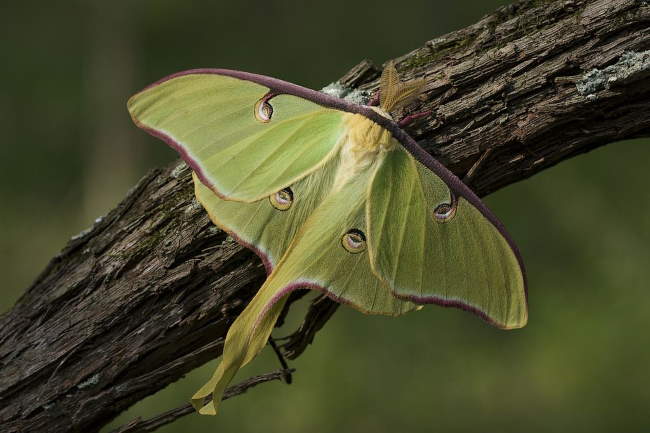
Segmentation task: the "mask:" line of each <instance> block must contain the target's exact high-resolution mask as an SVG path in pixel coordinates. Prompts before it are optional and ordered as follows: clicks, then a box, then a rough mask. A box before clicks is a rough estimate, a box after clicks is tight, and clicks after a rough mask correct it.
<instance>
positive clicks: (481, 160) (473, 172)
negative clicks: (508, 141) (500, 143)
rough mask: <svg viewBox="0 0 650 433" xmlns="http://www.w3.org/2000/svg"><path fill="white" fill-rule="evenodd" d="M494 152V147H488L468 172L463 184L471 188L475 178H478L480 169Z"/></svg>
mask: <svg viewBox="0 0 650 433" xmlns="http://www.w3.org/2000/svg"><path fill="white" fill-rule="evenodd" d="M493 150H494V147H488V148H487V149H485V151H484V152H483V153H482V154H481V156H479V158H478V159H477V160H476V162H475V163H474V164H473V165H472V167H471V168H470V169H469V170H468V171H467V173H466V174H465V177H463V183H464V184H465V185H467V186H470V184H471V182H472V180H473V179H474V176H476V172H477V171H478V169H479V167H480V166H481V165H483V164H484V163H485V161H486V160H487V159H488V157H489V156H490V154H492V151H493Z"/></svg>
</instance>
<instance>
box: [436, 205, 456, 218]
mask: <svg viewBox="0 0 650 433" xmlns="http://www.w3.org/2000/svg"><path fill="white" fill-rule="evenodd" d="M454 215H456V206H453V205H452V204H450V203H442V204H439V205H438V206H436V208H435V209H434V210H433V219H434V220H435V221H436V222H439V223H446V222H447V221H449V220H451V219H452V218H453V217H454Z"/></svg>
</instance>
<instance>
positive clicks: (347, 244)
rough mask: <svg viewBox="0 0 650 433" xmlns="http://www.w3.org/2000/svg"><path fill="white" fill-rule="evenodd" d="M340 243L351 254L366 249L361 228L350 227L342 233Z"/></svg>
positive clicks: (364, 236)
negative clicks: (350, 228)
mask: <svg viewBox="0 0 650 433" xmlns="http://www.w3.org/2000/svg"><path fill="white" fill-rule="evenodd" d="M341 245H343V248H345V249H346V250H347V251H348V252H350V253H352V254H357V253H360V252H362V251H363V250H365V249H366V235H364V234H363V232H362V231H361V230H357V229H352V230H350V231H348V232H347V233H346V234H344V235H343V237H342V238H341Z"/></svg>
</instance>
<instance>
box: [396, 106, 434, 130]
mask: <svg viewBox="0 0 650 433" xmlns="http://www.w3.org/2000/svg"><path fill="white" fill-rule="evenodd" d="M431 113H432V111H431V110H426V111H420V112H419V113H413V114H409V115H408V116H406V117H404V118H402V119H401V120H400V121H399V122H397V124H398V125H399V126H400V128H404V127H405V126H409V125H410V124H411V123H413V122H414V121H415V120H417V119H420V118H422V117H427V116H429V115H431Z"/></svg>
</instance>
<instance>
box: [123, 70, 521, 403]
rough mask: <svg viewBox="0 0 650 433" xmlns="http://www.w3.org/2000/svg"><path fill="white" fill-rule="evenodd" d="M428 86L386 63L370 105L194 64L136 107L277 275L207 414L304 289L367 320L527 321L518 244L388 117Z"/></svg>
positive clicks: (255, 308)
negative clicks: (465, 314) (441, 309)
mask: <svg viewBox="0 0 650 433" xmlns="http://www.w3.org/2000/svg"><path fill="white" fill-rule="evenodd" d="M421 84H422V83H418V82H416V83H415V84H413V83H412V84H407V83H402V82H400V80H399V77H398V75H397V71H396V70H395V67H394V66H393V65H392V63H391V64H389V65H388V66H387V67H386V68H385V69H384V72H383V74H382V76H381V78H380V91H379V92H380V93H379V95H380V98H379V99H380V101H379V102H380V103H379V106H378V107H377V106H366V105H358V104H353V103H351V102H348V101H346V100H343V99H340V98H336V97H334V96H330V95H327V94H324V93H321V92H317V91H314V90H310V89H307V88H304V87H300V86H297V85H295V84H291V83H288V82H285V81H281V80H278V79H274V78H269V77H266V76H262V75H256V74H251V73H247V72H241V71H233V70H226V69H194V70H189V71H184V72H179V73H176V74H173V75H170V76H168V77H166V78H163V79H162V80H160V81H158V82H156V83H154V84H152V85H150V86H148V87H146V88H145V89H144V90H142V91H141V92H140V93H137V94H136V95H134V96H133V97H132V98H131V99H130V100H129V102H128V109H129V112H130V114H131V117H132V118H133V120H134V122H135V123H136V125H137V126H139V127H140V128H142V129H144V130H145V131H146V132H148V133H149V134H151V135H153V136H155V137H158V138H161V139H162V140H164V141H165V142H167V144H169V145H170V146H171V147H173V148H174V149H176V150H177V151H178V152H179V153H180V155H181V157H182V158H183V159H184V160H185V162H186V163H187V164H188V165H189V166H191V168H192V169H193V178H194V186H195V194H196V198H197V199H198V201H199V202H200V203H201V204H202V205H203V207H204V208H205V210H206V211H207V213H208V214H209V217H210V219H211V220H212V221H213V222H214V224H216V225H217V226H219V227H220V228H222V229H223V230H225V231H226V232H228V233H229V234H230V235H231V236H233V237H234V238H235V239H237V240H238V241H239V242H240V243H241V244H243V245H244V246H246V247H248V248H250V249H252V250H253V251H254V252H255V253H256V254H257V255H259V256H260V258H261V259H262V261H263V263H264V266H265V267H266V271H267V274H268V275H267V279H266V281H265V282H264V284H263V285H262V287H261V288H260V289H259V291H258V292H257V294H256V295H255V297H254V298H253V299H252V301H251V302H250V303H249V304H248V306H247V307H246V308H245V309H244V311H243V312H242V313H241V314H240V315H239V316H238V317H237V319H236V320H235V321H234V323H233V324H232V326H231V327H230V329H229V331H228V334H227V337H226V341H225V345H224V349H223V358H222V360H221V363H220V364H219V366H218V367H217V369H216V371H215V373H214V375H213V376H212V378H211V379H210V380H209V381H208V382H207V383H206V384H205V385H204V386H203V387H202V388H201V389H199V390H198V391H197V393H196V394H195V395H194V396H193V397H192V402H193V404H194V406H195V408H196V409H197V410H198V412H199V413H201V414H210V415H214V414H216V413H217V408H218V405H219V403H220V401H221V398H222V395H223V392H224V390H225V388H226V386H227V385H228V384H229V383H230V381H231V380H232V378H233V377H234V375H235V373H236V372H237V371H238V370H239V369H240V368H241V367H242V366H243V365H245V364H247V363H248V362H250V361H251V360H252V359H253V358H254V357H255V356H256V355H257V354H258V353H259V352H260V351H261V350H262V348H263V347H264V345H265V344H266V342H267V340H268V338H269V337H270V334H271V330H272V329H273V327H274V324H275V322H276V320H277V318H278V316H279V314H280V312H281V310H282V308H283V306H284V304H285V302H286V300H287V298H288V295H289V294H290V293H291V292H292V291H293V290H296V289H298V288H308V289H313V290H318V291H321V292H323V293H325V294H326V295H327V296H329V297H330V298H332V299H334V300H336V301H338V302H341V303H344V304H348V305H350V306H351V307H353V308H355V309H357V310H359V311H362V312H364V313H368V314H384V315H389V316H399V315H401V314H404V313H406V312H409V311H413V310H416V309H419V308H421V306H422V305H424V304H438V305H442V306H446V307H457V308H461V309H463V310H467V311H470V312H472V313H474V314H476V315H478V316H479V317H481V318H482V319H484V320H485V321H487V322H489V323H490V324H492V325H495V326H497V327H500V328H504V329H512V328H519V327H522V326H524V325H525V324H526V321H527V317H528V313H527V301H526V281H525V274H524V267H523V263H522V259H521V256H520V254H519V251H518V249H517V247H516V245H515V244H514V242H513V241H512V239H511V237H510V236H509V235H508V233H507V232H506V230H505V228H504V227H503V225H502V224H501V222H500V221H499V220H498V219H497V218H496V217H495V216H494V215H493V213H492V212H491V211H490V210H489V209H488V208H487V207H486V206H485V205H484V204H483V202H482V201H481V200H480V199H479V198H478V197H477V196H476V195H475V194H474V193H473V192H472V191H471V190H470V189H469V188H468V187H467V186H466V185H465V184H464V183H463V182H462V181H460V180H459V179H458V178H457V177H456V176H455V175H454V174H452V173H451V172H450V171H449V170H447V169H446V168H445V167H444V166H443V165H442V164H441V163H439V162H438V161H436V160H435V159H433V158H432V157H431V156H430V155H429V154H428V153H427V152H425V151H424V150H423V149H422V148H420V147H419V146H418V145H417V144H416V142H415V141H414V140H413V139H412V138H411V137H410V136H409V135H408V134H407V133H406V132H405V131H404V130H402V129H401V128H400V126H399V125H398V124H397V123H396V122H395V121H394V120H393V118H392V117H391V114H390V113H391V112H394V111H395V110H396V109H398V108H400V107H401V106H403V105H404V104H405V103H407V102H408V101H409V99H412V97H413V96H414V95H415V94H416V92H417V90H418V89H419V88H420V86H421ZM210 395H212V400H211V401H209V402H208V403H207V404H205V405H204V399H205V398H206V397H208V396H210Z"/></svg>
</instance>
